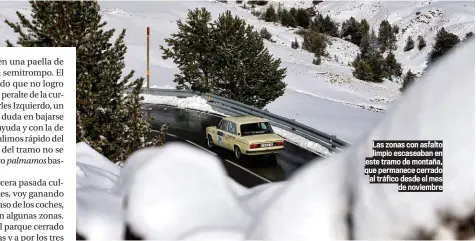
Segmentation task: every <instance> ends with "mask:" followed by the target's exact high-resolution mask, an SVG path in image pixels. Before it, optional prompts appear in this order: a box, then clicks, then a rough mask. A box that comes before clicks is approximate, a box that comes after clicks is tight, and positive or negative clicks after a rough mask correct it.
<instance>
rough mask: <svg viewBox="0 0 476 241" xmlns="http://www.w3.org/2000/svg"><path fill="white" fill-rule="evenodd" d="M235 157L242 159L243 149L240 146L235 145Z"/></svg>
mask: <svg viewBox="0 0 476 241" xmlns="http://www.w3.org/2000/svg"><path fill="white" fill-rule="evenodd" d="M234 152H235V158H236V160H240V159H241V150H240V148H239V147H237V146H235V151H234Z"/></svg>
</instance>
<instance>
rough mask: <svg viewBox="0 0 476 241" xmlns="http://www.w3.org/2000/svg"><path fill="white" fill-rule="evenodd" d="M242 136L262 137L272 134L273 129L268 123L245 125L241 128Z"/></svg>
mask: <svg viewBox="0 0 476 241" xmlns="http://www.w3.org/2000/svg"><path fill="white" fill-rule="evenodd" d="M240 129H241V135H242V136H252V135H262V134H271V133H273V129H272V128H271V125H270V124H269V123H268V122H257V123H249V124H243V125H241V126H240Z"/></svg>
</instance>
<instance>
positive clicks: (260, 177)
mask: <svg viewBox="0 0 476 241" xmlns="http://www.w3.org/2000/svg"><path fill="white" fill-rule="evenodd" d="M223 160H225V161H227V162H228V163H231V164H233V165H234V166H236V167H239V168H240V169H242V170H244V171H246V172H248V173H250V174H251V175H253V176H255V177H257V178H259V179H261V180H263V181H265V182H268V183H271V181H270V180H268V179H266V178H264V177H262V176H260V175H258V174H256V173H254V172H252V171H250V170H248V169H246V168H244V167H242V166H240V165H238V164H236V163H234V162H232V161H230V160H227V159H223Z"/></svg>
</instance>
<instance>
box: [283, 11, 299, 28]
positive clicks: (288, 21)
mask: <svg viewBox="0 0 476 241" xmlns="http://www.w3.org/2000/svg"><path fill="white" fill-rule="evenodd" d="M281 24H282V25H283V26H284V27H292V28H295V27H296V26H297V22H296V19H294V16H293V15H292V14H291V13H290V12H289V11H288V10H287V9H285V8H284V9H283V10H282V13H281Z"/></svg>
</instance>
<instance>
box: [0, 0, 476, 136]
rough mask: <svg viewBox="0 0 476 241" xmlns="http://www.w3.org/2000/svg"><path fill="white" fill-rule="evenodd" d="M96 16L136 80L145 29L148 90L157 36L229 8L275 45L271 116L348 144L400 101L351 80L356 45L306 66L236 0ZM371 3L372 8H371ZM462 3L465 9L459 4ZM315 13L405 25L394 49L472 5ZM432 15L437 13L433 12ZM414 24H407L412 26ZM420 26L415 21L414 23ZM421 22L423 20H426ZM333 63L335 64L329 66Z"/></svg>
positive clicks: (301, 55) (393, 88)
mask: <svg viewBox="0 0 476 241" xmlns="http://www.w3.org/2000/svg"><path fill="white" fill-rule="evenodd" d="M283 3H284V6H297V7H309V6H311V1H283ZM100 4H101V8H102V13H103V19H104V20H105V21H107V23H108V25H107V27H108V28H116V29H117V30H118V31H119V30H120V29H122V28H125V29H127V35H126V43H127V46H128V53H127V55H126V65H127V67H126V70H127V71H128V70H132V69H133V70H135V71H136V76H137V77H139V76H145V72H146V60H145V59H146V38H145V34H146V27H148V26H149V27H150V28H151V39H150V43H151V49H150V64H151V66H150V67H151V85H157V86H164V85H169V86H173V85H174V83H173V81H172V80H173V77H174V74H175V73H177V71H178V70H177V68H176V66H175V64H174V63H173V62H172V61H171V60H163V59H162V57H161V55H162V52H161V50H160V49H159V45H163V44H165V42H164V38H167V37H169V36H170V34H172V33H174V32H175V31H176V30H177V26H176V20H178V19H180V18H181V19H183V18H185V17H186V15H187V11H188V10H189V9H194V8H197V7H206V8H207V9H208V10H209V11H210V12H211V13H212V17H213V18H216V17H217V16H218V15H219V14H221V13H223V12H225V11H227V10H230V11H231V12H232V13H233V14H235V15H238V16H240V17H242V18H244V19H245V20H246V21H247V22H248V23H249V24H251V25H253V26H255V27H256V29H258V30H259V29H261V28H263V27H266V28H267V29H268V30H269V32H271V33H272V34H273V39H274V40H275V41H276V43H271V42H268V41H266V46H267V47H268V48H269V50H270V52H271V53H272V54H273V55H274V56H275V57H277V58H281V59H282V66H283V67H286V68H287V76H286V78H285V79H284V81H285V82H286V83H287V84H288V87H287V90H286V92H285V94H284V95H283V96H282V97H280V98H278V99H277V100H276V101H274V102H273V103H271V104H269V105H268V106H266V109H268V110H269V111H271V112H274V113H276V114H278V115H282V116H285V117H288V118H291V119H295V120H297V121H299V122H301V123H303V124H306V125H309V126H312V127H314V128H316V129H318V130H320V131H324V132H326V133H329V134H333V135H336V136H337V137H338V138H340V139H343V140H346V141H348V142H350V143H352V142H354V141H356V140H357V139H358V138H359V137H360V136H361V135H362V134H363V133H364V132H365V131H367V130H368V129H369V128H371V127H372V126H374V125H375V123H376V121H378V120H379V119H380V118H381V117H382V116H383V112H382V111H384V110H386V109H387V108H388V107H389V105H391V104H392V103H394V101H395V100H397V99H398V98H399V97H400V93H399V91H398V88H399V87H400V85H399V84H397V83H394V82H385V83H383V84H373V83H366V82H363V81H360V80H357V79H355V78H354V77H353V76H352V69H351V67H349V66H348V62H349V61H351V60H353V58H354V57H355V56H356V54H357V53H358V47H357V46H355V45H353V44H350V43H348V42H346V41H343V40H341V39H337V38H333V39H332V42H333V44H332V45H331V46H329V47H328V52H329V54H330V56H331V58H330V59H324V60H323V62H322V64H321V65H319V66H316V65H313V64H312V59H313V55H312V54H310V53H308V52H306V51H304V50H299V49H297V50H295V49H292V48H291V47H290V44H291V41H293V40H294V39H295V38H297V39H298V40H302V38H301V37H300V36H298V35H296V34H295V33H294V32H295V29H287V28H283V27H281V26H278V25H277V24H274V23H266V22H264V21H261V20H258V19H257V18H256V17H255V16H253V15H252V14H251V10H250V9H243V8H242V4H236V2H235V1H230V2H228V3H219V2H214V1H208V0H206V1H205V0H204V1H155V2H153V1H144V2H140V1H129V2H127V1H100ZM374 5H375V6H374ZM465 5H466V6H465ZM316 8H317V9H318V10H319V11H321V12H323V13H324V14H330V15H331V16H332V17H333V18H335V20H338V21H343V20H345V19H347V18H348V17H350V16H355V17H356V18H358V19H359V18H360V17H363V16H368V17H366V18H369V21H370V23H371V24H372V25H373V26H374V27H375V28H377V25H378V24H379V21H380V20H382V19H384V18H387V16H388V20H389V21H390V22H391V23H394V22H395V23H398V24H401V25H402V26H401V28H407V30H406V32H405V34H403V35H399V46H400V47H399V49H401V48H403V45H402V43H404V41H405V39H406V37H407V36H408V35H409V34H411V35H415V38H416V35H417V33H418V34H422V35H423V36H425V38H426V39H427V42H428V44H429V45H431V44H432V42H431V41H432V39H431V38H433V37H434V34H435V33H436V30H437V29H438V28H439V27H441V26H444V27H446V28H447V29H448V31H450V32H455V33H456V34H458V35H459V36H460V37H461V36H463V35H464V34H465V33H466V32H468V31H471V30H472V29H473V28H474V2H464V3H458V2H432V3H431V4H424V2H388V1H381V2H380V3H377V2H354V1H352V2H350V1H346V2H325V3H321V4H319V5H317V7H316ZM28 9H29V4H28V2H26V1H25V2H15V1H12V2H1V3H0V15H2V16H3V17H6V18H8V19H9V20H11V21H15V20H17V17H16V15H15V11H16V10H20V11H21V12H22V13H24V14H26V15H27V16H29V12H28ZM430 10H431V11H433V12H438V15H441V16H437V17H432V19H431V20H429V21H430V23H429V24H423V23H421V21H423V20H415V19H416V18H417V16H416V12H417V11H420V12H421V14H420V18H423V17H422V16H427V15H428V14H429V15H431V13H429V11H430ZM437 10H438V11H437ZM412 21H413V22H412ZM418 21H420V22H418ZM425 21H426V20H425ZM5 39H10V40H13V41H14V40H15V39H16V36H15V35H14V33H13V31H12V30H11V29H10V28H9V27H8V26H7V25H6V24H3V23H0V41H2V42H3V41H4V40H5ZM428 50H429V47H427V49H426V50H424V51H422V52H421V53H417V52H416V51H411V52H409V53H400V52H398V53H397V59H399V60H400V61H401V62H402V63H403V66H404V68H405V69H406V68H408V67H410V68H412V70H416V71H419V70H421V69H422V68H423V67H424V61H423V59H424V56H425V54H426V52H425V51H428ZM336 59H337V61H336Z"/></svg>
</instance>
